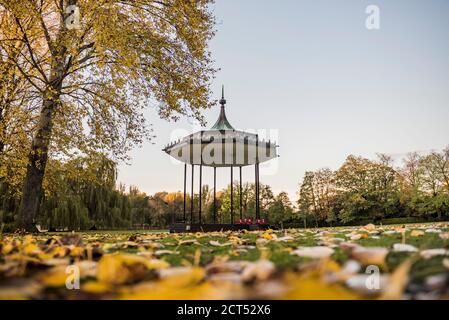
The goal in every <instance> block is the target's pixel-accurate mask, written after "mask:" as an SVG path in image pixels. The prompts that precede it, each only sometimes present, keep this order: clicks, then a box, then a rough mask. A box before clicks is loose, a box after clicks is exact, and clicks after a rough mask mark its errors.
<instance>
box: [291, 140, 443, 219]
mask: <svg viewBox="0 0 449 320" xmlns="http://www.w3.org/2000/svg"><path fill="white" fill-rule="evenodd" d="M392 163H393V161H392V159H391V158H390V157H389V156H387V155H383V154H379V155H378V159H377V160H376V161H372V160H369V159H365V158H362V157H355V156H352V155H351V156H349V157H348V158H347V159H346V161H345V163H344V164H343V165H342V166H341V167H340V168H339V169H338V170H336V171H331V170H330V169H321V170H318V171H316V172H306V174H305V175H304V178H303V182H302V184H301V186H300V190H299V200H298V210H299V212H298V213H297V214H296V216H295V220H296V222H297V223H300V222H301V220H302V221H303V222H304V224H305V225H307V222H308V221H309V220H310V221H311V222H312V223H314V224H315V226H324V225H332V224H333V223H337V224H357V223H359V222H361V221H370V222H372V221H374V222H376V221H382V220H384V219H390V218H394V217H395V218H399V217H415V218H426V219H437V220H441V219H447V218H448V217H449V148H447V149H445V150H443V151H442V152H440V153H438V152H432V153H431V154H429V155H424V156H420V155H418V154H416V153H415V154H409V155H408V156H407V158H406V159H405V160H404V165H403V167H400V168H395V167H394V166H393V164H392Z"/></svg>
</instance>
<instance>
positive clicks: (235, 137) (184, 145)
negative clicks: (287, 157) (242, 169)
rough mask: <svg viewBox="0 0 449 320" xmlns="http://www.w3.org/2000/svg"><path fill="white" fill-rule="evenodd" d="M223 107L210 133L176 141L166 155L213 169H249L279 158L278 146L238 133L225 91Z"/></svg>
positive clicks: (165, 149)
mask: <svg viewBox="0 0 449 320" xmlns="http://www.w3.org/2000/svg"><path fill="white" fill-rule="evenodd" d="M220 104H221V110H220V115H219V117H218V120H217V121H216V122H215V124H214V125H213V126H212V128H211V129H210V130H202V131H198V132H195V133H192V134H190V135H188V136H186V137H184V138H182V139H180V140H178V141H174V142H172V143H170V144H168V145H167V146H165V148H164V149H163V151H164V152H166V153H167V154H169V155H170V156H172V157H174V158H175V159H177V160H179V161H182V162H185V163H188V164H194V165H200V164H202V165H205V166H210V167H231V166H248V165H253V164H256V163H262V162H265V161H268V160H271V159H273V158H276V157H277V147H278V146H277V145H276V144H275V143H274V142H271V141H265V140H260V139H259V136H258V135H257V134H254V133H249V132H245V131H241V130H236V129H234V127H233V126H232V125H231V124H230V123H229V121H228V119H227V117H226V113H225V104H226V100H225V98H224V89H222V97H221V99H220Z"/></svg>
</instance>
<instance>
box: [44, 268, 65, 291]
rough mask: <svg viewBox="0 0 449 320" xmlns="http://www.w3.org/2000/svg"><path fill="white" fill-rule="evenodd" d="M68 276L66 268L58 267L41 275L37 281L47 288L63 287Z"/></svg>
mask: <svg viewBox="0 0 449 320" xmlns="http://www.w3.org/2000/svg"><path fill="white" fill-rule="evenodd" d="M68 276H69V274H68V273H67V272H66V267H65V266H57V267H53V268H52V269H50V270H48V271H45V272H43V273H41V274H40V275H39V276H38V277H37V280H38V281H39V282H40V283H41V284H43V285H44V286H46V287H63V286H65V284H66V280H67V277H68Z"/></svg>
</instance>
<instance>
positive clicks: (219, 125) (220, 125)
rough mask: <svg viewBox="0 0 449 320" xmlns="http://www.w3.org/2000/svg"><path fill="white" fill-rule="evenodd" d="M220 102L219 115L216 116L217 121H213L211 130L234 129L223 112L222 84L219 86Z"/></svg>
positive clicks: (224, 100) (224, 101)
mask: <svg viewBox="0 0 449 320" xmlns="http://www.w3.org/2000/svg"><path fill="white" fill-rule="evenodd" d="M220 104H221V110H220V116H219V117H218V120H217V122H215V124H214V126H213V127H212V130H234V128H233V127H232V126H231V124H230V123H229V121H228V119H226V114H225V104H226V99H225V98H224V85H223V86H222V87H221V99H220Z"/></svg>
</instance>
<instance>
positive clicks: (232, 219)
mask: <svg viewBox="0 0 449 320" xmlns="http://www.w3.org/2000/svg"><path fill="white" fill-rule="evenodd" d="M233 180H234V168H233V167H232V166H231V224H234V181H233Z"/></svg>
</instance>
